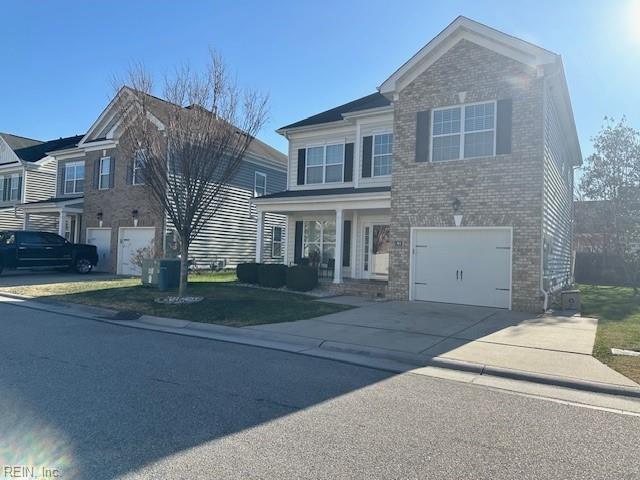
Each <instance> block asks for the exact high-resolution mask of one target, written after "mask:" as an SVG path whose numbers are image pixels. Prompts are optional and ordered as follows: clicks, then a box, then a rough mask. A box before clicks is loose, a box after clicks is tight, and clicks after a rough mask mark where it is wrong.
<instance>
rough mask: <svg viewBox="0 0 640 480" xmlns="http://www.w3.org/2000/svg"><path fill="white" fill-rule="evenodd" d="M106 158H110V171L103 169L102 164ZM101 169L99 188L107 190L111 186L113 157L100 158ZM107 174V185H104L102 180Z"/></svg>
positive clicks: (99, 172)
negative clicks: (105, 171)
mask: <svg viewBox="0 0 640 480" xmlns="http://www.w3.org/2000/svg"><path fill="white" fill-rule="evenodd" d="M105 160H108V161H109V163H108V164H107V165H109V171H108V172H107V173H104V172H103V171H102V166H103V165H104V164H105ZM98 168H99V171H98V190H107V189H109V187H110V181H111V157H102V158H101V159H100V164H99V165H98ZM104 176H106V177H107V185H106V186H105V185H104V182H103V181H102V178H103V177H104Z"/></svg>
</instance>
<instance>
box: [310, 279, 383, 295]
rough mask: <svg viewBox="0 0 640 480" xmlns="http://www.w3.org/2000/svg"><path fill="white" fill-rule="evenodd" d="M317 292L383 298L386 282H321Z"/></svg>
mask: <svg viewBox="0 0 640 480" xmlns="http://www.w3.org/2000/svg"><path fill="white" fill-rule="evenodd" d="M318 290H321V291H323V292H330V293H332V294H333V295H353V296H358V297H371V298H385V297H386V295H387V282H383V281H379V280H346V281H345V282H344V283H339V284H334V283H330V282H324V281H323V282H321V283H320V285H319V286H318Z"/></svg>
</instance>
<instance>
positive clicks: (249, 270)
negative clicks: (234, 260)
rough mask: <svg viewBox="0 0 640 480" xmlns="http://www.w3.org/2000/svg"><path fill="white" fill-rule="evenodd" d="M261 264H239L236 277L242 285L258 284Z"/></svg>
mask: <svg viewBox="0 0 640 480" xmlns="http://www.w3.org/2000/svg"><path fill="white" fill-rule="evenodd" d="M259 266H260V264H259V263H239V264H238V266H237V267H236V275H237V277H238V280H239V281H240V282H242V283H258V267H259Z"/></svg>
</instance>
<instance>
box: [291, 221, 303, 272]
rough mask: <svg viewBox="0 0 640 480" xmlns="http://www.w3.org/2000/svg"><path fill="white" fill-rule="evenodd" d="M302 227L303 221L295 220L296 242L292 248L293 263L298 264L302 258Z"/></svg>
mask: <svg viewBox="0 0 640 480" xmlns="http://www.w3.org/2000/svg"><path fill="white" fill-rule="evenodd" d="M303 228H304V223H303V222H300V221H298V222H296V236H295V239H296V243H295V246H294V248H293V263H295V264H299V263H300V259H301V258H302V230H303Z"/></svg>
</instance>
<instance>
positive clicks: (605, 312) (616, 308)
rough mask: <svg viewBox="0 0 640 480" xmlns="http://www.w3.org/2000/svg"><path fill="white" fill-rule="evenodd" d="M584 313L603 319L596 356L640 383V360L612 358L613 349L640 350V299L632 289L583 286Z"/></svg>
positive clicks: (600, 320)
mask: <svg viewBox="0 0 640 480" xmlns="http://www.w3.org/2000/svg"><path fill="white" fill-rule="evenodd" d="M580 291H581V292H582V314H583V315H586V316H593V317H597V318H598V319H599V321H598V332H597V334H596V342H595V345H594V347H593V355H594V356H595V357H596V358H597V359H598V360H600V361H601V362H603V363H606V364H607V365H609V366H610V367H611V368H613V369H615V370H617V371H619V372H620V373H622V374H623V375H626V376H627V377H629V378H630V379H632V380H633V381H635V382H638V383H640V357H627V356H620V355H612V354H611V348H623V349H626V350H636V351H640V297H638V296H636V297H634V295H633V290H632V289H631V288H624V287H605V286H591V285H581V286H580Z"/></svg>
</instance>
